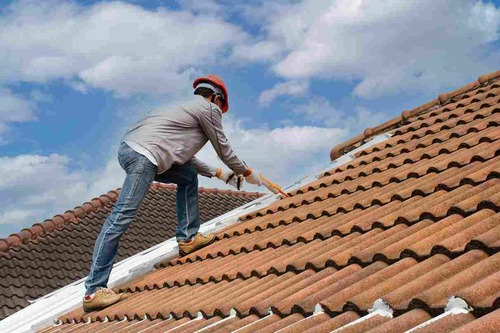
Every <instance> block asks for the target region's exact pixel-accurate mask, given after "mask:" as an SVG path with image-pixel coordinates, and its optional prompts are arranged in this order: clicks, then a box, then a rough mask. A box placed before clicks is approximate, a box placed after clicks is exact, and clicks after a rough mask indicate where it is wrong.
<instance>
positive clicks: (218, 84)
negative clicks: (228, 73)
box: [193, 74, 229, 113]
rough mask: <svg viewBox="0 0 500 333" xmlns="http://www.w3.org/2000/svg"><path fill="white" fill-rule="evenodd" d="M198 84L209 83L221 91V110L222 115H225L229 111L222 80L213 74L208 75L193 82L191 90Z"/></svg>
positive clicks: (227, 96)
mask: <svg viewBox="0 0 500 333" xmlns="http://www.w3.org/2000/svg"><path fill="white" fill-rule="evenodd" d="M200 83H210V84H212V85H214V86H216V87H217V88H219V89H221V90H222V92H223V93H224V105H223V106H222V108H221V109H222V113H226V112H227V110H228V109H229V95H228V94H227V89H226V85H225V84H224V81H222V79H221V78H220V77H218V76H217V75H215V74H208V75H207V76H203V77H199V78H197V79H196V80H194V82H193V89H196V86H197V85H199V84H200Z"/></svg>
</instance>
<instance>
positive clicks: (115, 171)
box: [0, 116, 348, 237]
mask: <svg viewBox="0 0 500 333" xmlns="http://www.w3.org/2000/svg"><path fill="white" fill-rule="evenodd" d="M223 122H224V129H225V132H226V134H227V136H228V138H229V140H230V142H231V144H232V145H233V148H234V150H235V152H236V153H237V154H238V156H239V157H240V158H242V159H243V160H245V161H246V162H247V163H248V164H249V165H250V166H251V167H253V168H256V169H258V170H260V171H261V172H262V173H263V174H264V175H265V176H267V177H268V178H270V179H271V180H273V181H275V182H277V183H279V184H281V185H283V186H285V185H289V184H291V183H292V182H293V181H295V180H297V179H300V178H302V177H303V176H306V175H308V174H309V173H311V172H314V171H316V170H318V169H320V168H321V167H323V166H325V165H327V164H328V162H329V157H328V152H329V150H330V149H331V148H332V147H333V146H334V145H336V144H337V143H339V142H341V141H343V140H345V139H346V136H347V134H348V133H347V131H346V130H343V129H339V128H328V127H319V126H289V127H282V128H274V129H269V128H267V127H262V128H246V127H245V126H244V124H243V123H242V122H239V121H236V120H234V119H233V118H231V117H226V116H224V120H223ZM117 148H118V147H117V146H113V147H112V149H110V152H111V153H110V157H109V159H108V162H107V163H106V165H105V166H104V167H103V168H99V169H95V170H87V169H86V168H84V167H83V168H82V167H76V168H75V166H78V163H76V162H77V161H74V160H72V159H70V158H69V157H68V156H64V155H59V154H51V155H19V156H14V157H0V174H2V175H8V176H5V177H1V178H0V197H1V198H2V208H1V209H0V224H9V225H10V228H11V229H12V227H13V225H16V224H17V225H18V226H19V228H18V230H20V229H22V228H23V227H29V226H31V225H32V224H33V223H35V222H40V221H43V220H44V219H46V218H51V217H52V216H54V215H55V214H60V213H63V212H64V211H66V210H67V209H72V208H73V207H75V206H78V205H81V204H82V203H83V202H85V201H89V200H90V199H92V198H93V197H97V196H99V195H101V194H103V193H106V192H108V191H110V190H113V189H116V188H118V187H121V186H122V184H123V180H124V177H125V172H124V171H123V170H122V169H121V167H120V166H119V164H118V161H117V157H116V152H117ZM197 156H198V157H199V158H200V159H202V160H203V161H205V162H207V163H210V164H212V165H218V166H224V165H223V164H222V162H221V161H219V160H218V159H217V155H216V153H215V151H214V149H213V147H212V146H211V144H210V143H207V145H206V146H205V147H204V148H203V149H202V150H201V151H200V152H199V153H198V154H197ZM199 180H200V186H205V187H218V188H229V187H228V186H227V185H226V184H224V183H223V182H221V181H219V180H217V179H208V178H205V177H201V176H200V177H199ZM244 189H245V190H247V191H261V192H266V191H267V190H266V189H265V188H262V187H261V188H258V187H255V186H249V185H248V184H245V185H244ZM2 236H8V235H1V236H0V237H2Z"/></svg>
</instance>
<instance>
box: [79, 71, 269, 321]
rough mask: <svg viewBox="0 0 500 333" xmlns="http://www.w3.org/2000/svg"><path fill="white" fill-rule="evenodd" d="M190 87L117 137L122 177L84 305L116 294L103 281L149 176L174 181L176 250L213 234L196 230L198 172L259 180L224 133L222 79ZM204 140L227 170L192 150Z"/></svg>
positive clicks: (233, 180)
mask: <svg viewBox="0 0 500 333" xmlns="http://www.w3.org/2000/svg"><path fill="white" fill-rule="evenodd" d="M193 88H194V89H195V90H194V96H193V98H192V100H191V101H190V102H188V103H186V104H184V105H181V106H179V107H175V108H170V107H160V108H158V109H155V110H152V111H150V112H149V113H148V114H147V115H146V117H145V118H144V119H142V120H140V121H139V122H137V123H136V124H134V126H132V128H131V129H130V130H129V131H128V132H127V133H126V134H125V135H124V136H123V138H122V142H121V145H120V149H119V150H118V161H119V163H120V165H121V167H122V168H123V169H124V170H125V172H126V177H125V181H124V183H123V186H122V189H121V191H120V194H119V196H118V199H117V202H116V204H115V206H114V207H113V210H112V212H111V214H110V215H109V216H108V217H107V218H106V222H105V223H104V225H103V226H102V229H101V232H100V233H99V236H98V237H97V240H96V243H95V246H94V252H93V255H92V265H91V268H90V273H89V275H88V277H87V280H86V281H85V288H86V292H85V296H84V298H83V309H84V310H85V311H92V310H98V309H102V308H105V307H107V306H109V305H111V304H114V303H116V302H117V301H118V300H119V299H120V298H121V297H122V295H123V294H116V293H115V292H114V291H113V290H111V289H109V288H107V282H108V279H109V275H110V273H111V269H112V267H113V262H114V260H115V257H116V252H117V249H118V243H119V240H120V237H121V235H122V234H123V233H124V232H125V231H126V230H127V228H128V226H129V224H130V223H131V222H132V220H133V218H134V217H135V215H136V213H137V211H138V209H139V207H140V205H141V202H142V200H143V199H144V197H145V195H146V193H147V192H148V189H149V185H150V184H151V182H152V181H153V180H155V181H158V182H163V183H175V184H177V195H176V204H177V220H178V225H177V228H176V234H175V236H176V238H177V242H178V245H179V254H180V255H181V256H183V255H186V254H188V253H191V252H193V251H196V250H198V249H200V248H202V247H204V246H207V245H209V244H211V243H212V242H213V241H214V239H215V236H214V235H213V234H210V235H206V236H204V235H202V234H200V233H198V230H199V228H200V215H199V212H198V174H201V175H203V176H206V177H213V176H215V177H217V178H219V179H221V180H223V181H224V182H226V183H228V184H231V185H233V186H234V187H237V188H238V189H240V184H241V180H242V178H243V177H242V176H244V177H245V179H246V181H247V182H248V183H250V184H255V185H259V186H260V185H261V180H260V177H259V175H260V174H259V172H257V171H255V170H252V169H251V168H248V167H247V166H246V165H245V164H244V163H242V161H240V159H239V158H238V157H237V156H236V155H235V154H234V152H233V150H232V148H231V145H230V144H229V142H228V140H227V139H226V136H225V135H224V131H223V129H222V114H223V113H225V112H227V110H228V108H229V103H228V93H227V89H226V86H225V85H224V82H223V81H222V80H221V79H220V78H219V77H218V76H216V75H207V76H206V77H201V78H198V79H196V80H195V81H194V83H193ZM208 140H210V142H211V144H212V146H213V147H214V149H215V151H216V152H217V154H218V156H219V157H220V159H221V160H222V161H223V162H224V163H225V164H226V165H227V166H228V167H229V168H230V169H231V170H232V171H229V170H222V169H221V168H214V167H211V166H209V165H207V164H205V163H203V162H202V161H200V160H199V159H197V158H196V157H195V156H194V155H195V154H196V153H197V152H198V151H199V150H200V149H201V148H202V147H203V146H204V145H205V143H206V142H207V141H208ZM241 175H242V176H241Z"/></svg>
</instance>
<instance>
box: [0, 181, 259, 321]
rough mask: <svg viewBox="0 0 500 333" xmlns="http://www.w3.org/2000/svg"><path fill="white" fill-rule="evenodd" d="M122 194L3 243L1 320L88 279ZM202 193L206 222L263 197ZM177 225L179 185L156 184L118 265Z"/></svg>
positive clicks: (128, 233)
mask: <svg viewBox="0 0 500 333" xmlns="http://www.w3.org/2000/svg"><path fill="white" fill-rule="evenodd" d="M119 190H120V189H118V190H116V191H110V192H108V193H107V194H104V195H101V196H100V197H99V198H94V199H92V200H91V201H89V202H86V203H84V204H83V205H82V206H79V207H76V208H74V209H73V210H68V211H66V212H65V213H64V214H61V215H56V216H54V217H53V218H52V219H48V220H45V221H44V222H43V223H35V224H33V226H31V228H25V229H23V230H21V231H20V232H18V233H14V234H12V235H10V236H9V237H7V238H5V239H0V267H2V269H1V270H0V320H1V319H4V318H6V317H7V316H9V315H11V314H12V313H14V312H16V311H18V310H20V309H22V308H24V307H26V306H27V305H28V304H29V303H28V300H34V299H37V298H39V297H41V296H43V295H46V294H48V293H50V292H52V291H54V290H56V289H59V288H61V287H63V286H66V285H68V284H69V283H71V282H74V281H76V280H79V279H81V278H84V277H85V276H87V274H88V270H89V268H90V263H91V258H92V250H93V245H94V243H95V240H96V238H97V235H98V234H99V231H100V229H101V226H102V224H103V223H104V221H105V219H106V217H107V215H108V214H109V213H110V212H111V209H112V207H113V205H114V203H115V202H116V199H117V198H118V193H119ZM199 192H200V197H199V200H200V213H201V218H202V220H203V221H208V220H211V219H213V218H215V217H217V216H220V215H222V214H224V213H226V212H228V211H230V210H233V209H234V208H237V207H240V206H241V205H243V204H245V203H247V202H250V201H253V200H255V199H256V198H258V197H260V196H261V194H260V193H250V192H236V191H235V192H233V191H227V190H217V189H206V188H200V189H199ZM176 225H177V220H176V212H175V186H174V185H162V184H160V183H153V184H152V186H151V188H150V191H149V193H148V194H147V195H146V198H145V199H144V202H143V204H142V205H141V208H140V210H139V213H138V214H137V217H136V218H135V220H134V221H133V222H132V224H131V225H130V227H129V229H128V230H127V231H126V232H125V233H124V234H123V236H122V238H121V240H120V246H119V249H118V254H117V258H116V261H115V262H118V261H120V260H123V259H125V258H128V257H130V256H132V255H134V254H136V253H139V252H141V251H144V250H146V249H148V248H150V247H152V246H154V245H156V244H159V243H161V242H163V241H165V240H167V239H169V238H171V237H173V236H174V235H175V231H174V230H175V227H176Z"/></svg>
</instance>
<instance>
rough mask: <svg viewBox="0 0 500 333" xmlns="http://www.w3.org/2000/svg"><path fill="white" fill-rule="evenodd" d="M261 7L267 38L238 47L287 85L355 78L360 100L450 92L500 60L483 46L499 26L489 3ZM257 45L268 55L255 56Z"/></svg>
mask: <svg viewBox="0 0 500 333" xmlns="http://www.w3.org/2000/svg"><path fill="white" fill-rule="evenodd" d="M261 9H262V10H265V11H266V17H268V18H272V20H271V19H269V20H267V21H265V25H264V27H262V31H264V33H265V34H266V36H265V38H262V37H261V38H259V41H258V42H256V43H255V44H252V45H245V46H242V47H244V48H245V53H246V54H249V56H248V57H246V58H245V59H247V60H254V58H255V60H266V61H271V65H272V69H273V70H274V72H275V73H276V74H277V75H279V76H281V77H283V78H285V79H289V80H290V79H309V78H322V79H331V78H334V79H339V78H340V79H343V80H348V81H352V80H356V81H359V83H358V84H357V86H356V88H355V90H354V94H355V95H357V96H360V97H363V98H375V97H379V96H383V95H387V94H396V93H399V92H422V91H423V92H431V91H432V92H435V91H440V90H441V89H443V87H447V88H449V87H456V84H457V82H467V81H470V80H471V78H474V77H476V76H477V75H480V74H483V73H488V72H491V71H494V70H496V69H497V67H498V63H499V61H500V53H499V51H498V50H495V49H490V44H489V43H492V42H495V41H498V39H499V28H500V10H499V9H498V8H496V7H495V6H494V5H493V4H491V3H484V2H481V1H470V0H453V1H451V0H448V1H432V0H427V1H420V0H418V1H417V0H413V1H399V0H386V1H375V0H372V1H351V0H337V1H316V0H303V1H299V2H294V3H292V4H281V5H275V6H266V5H263V6H262V8H261ZM247 10H248V11H249V12H250V13H251V14H249V15H252V14H255V12H257V13H259V15H262V14H263V13H262V12H259V10H257V9H255V8H249V9H247ZM422 13H426V14H425V15H422ZM261 44H266V45H268V46H267V48H268V49H272V50H273V52H272V53H270V55H269V56H267V57H266V56H264V55H262V56H261V57H260V58H259V57H255V54H259V45H261ZM236 50H238V49H236ZM492 50H493V51H492ZM240 53H244V52H240ZM277 55H280V56H277ZM239 56H241V54H240V55H239Z"/></svg>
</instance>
